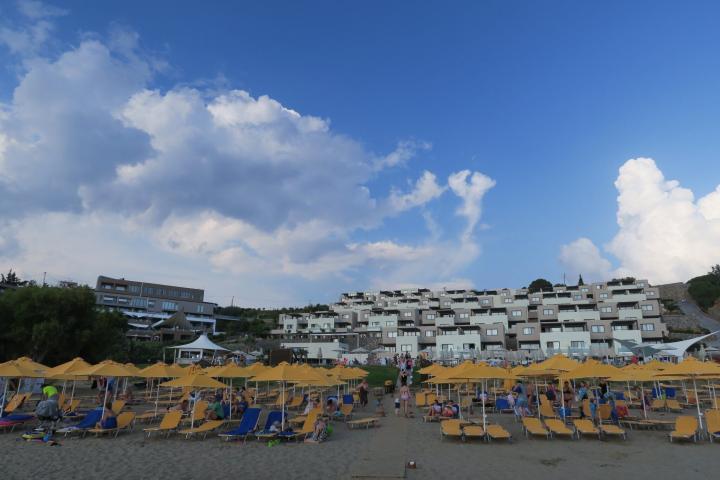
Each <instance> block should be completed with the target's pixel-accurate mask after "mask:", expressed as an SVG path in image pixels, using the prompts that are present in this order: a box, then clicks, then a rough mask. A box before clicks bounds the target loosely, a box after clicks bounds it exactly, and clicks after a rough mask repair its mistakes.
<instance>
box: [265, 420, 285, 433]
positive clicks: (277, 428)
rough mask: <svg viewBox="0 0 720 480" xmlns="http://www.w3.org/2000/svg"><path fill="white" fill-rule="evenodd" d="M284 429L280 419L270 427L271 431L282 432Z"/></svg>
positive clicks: (269, 430)
mask: <svg viewBox="0 0 720 480" xmlns="http://www.w3.org/2000/svg"><path fill="white" fill-rule="evenodd" d="M281 431H282V425H281V424H280V422H279V421H277V420H275V421H274V422H273V423H272V425H270V428H268V432H271V433H280V432H281Z"/></svg>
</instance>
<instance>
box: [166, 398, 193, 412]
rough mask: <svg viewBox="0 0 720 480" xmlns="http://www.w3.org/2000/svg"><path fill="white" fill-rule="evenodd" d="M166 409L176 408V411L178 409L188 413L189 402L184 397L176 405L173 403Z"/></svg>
mask: <svg viewBox="0 0 720 480" xmlns="http://www.w3.org/2000/svg"><path fill="white" fill-rule="evenodd" d="M168 410H177V411H180V412H183V413H190V402H189V401H188V399H187V398H186V399H184V400H182V401H181V402H180V403H178V404H177V405H175V406H174V407H172V408H168Z"/></svg>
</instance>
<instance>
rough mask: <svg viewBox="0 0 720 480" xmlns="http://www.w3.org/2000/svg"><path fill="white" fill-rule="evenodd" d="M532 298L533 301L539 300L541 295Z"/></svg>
mask: <svg viewBox="0 0 720 480" xmlns="http://www.w3.org/2000/svg"><path fill="white" fill-rule="evenodd" d="M530 300H531V301H533V302H539V301H540V297H532V298H530Z"/></svg>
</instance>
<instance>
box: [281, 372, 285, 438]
mask: <svg viewBox="0 0 720 480" xmlns="http://www.w3.org/2000/svg"><path fill="white" fill-rule="evenodd" d="M280 389H281V393H280V394H281V395H282V407H281V408H282V412H281V419H282V422H280V423H281V429H282V431H285V382H284V381H283V382H282V386H281V387H280Z"/></svg>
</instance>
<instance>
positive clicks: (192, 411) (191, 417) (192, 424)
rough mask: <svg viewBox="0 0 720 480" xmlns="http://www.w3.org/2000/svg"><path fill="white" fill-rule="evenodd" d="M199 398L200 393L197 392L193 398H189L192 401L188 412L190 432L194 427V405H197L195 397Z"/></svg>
mask: <svg viewBox="0 0 720 480" xmlns="http://www.w3.org/2000/svg"><path fill="white" fill-rule="evenodd" d="M198 396H200V392H199V391H198V395H195V397H193V396H192V395H190V397H191V398H192V399H193V402H192V410H191V411H190V430H192V429H193V428H194V427H195V405H196V404H197V397H198Z"/></svg>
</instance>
